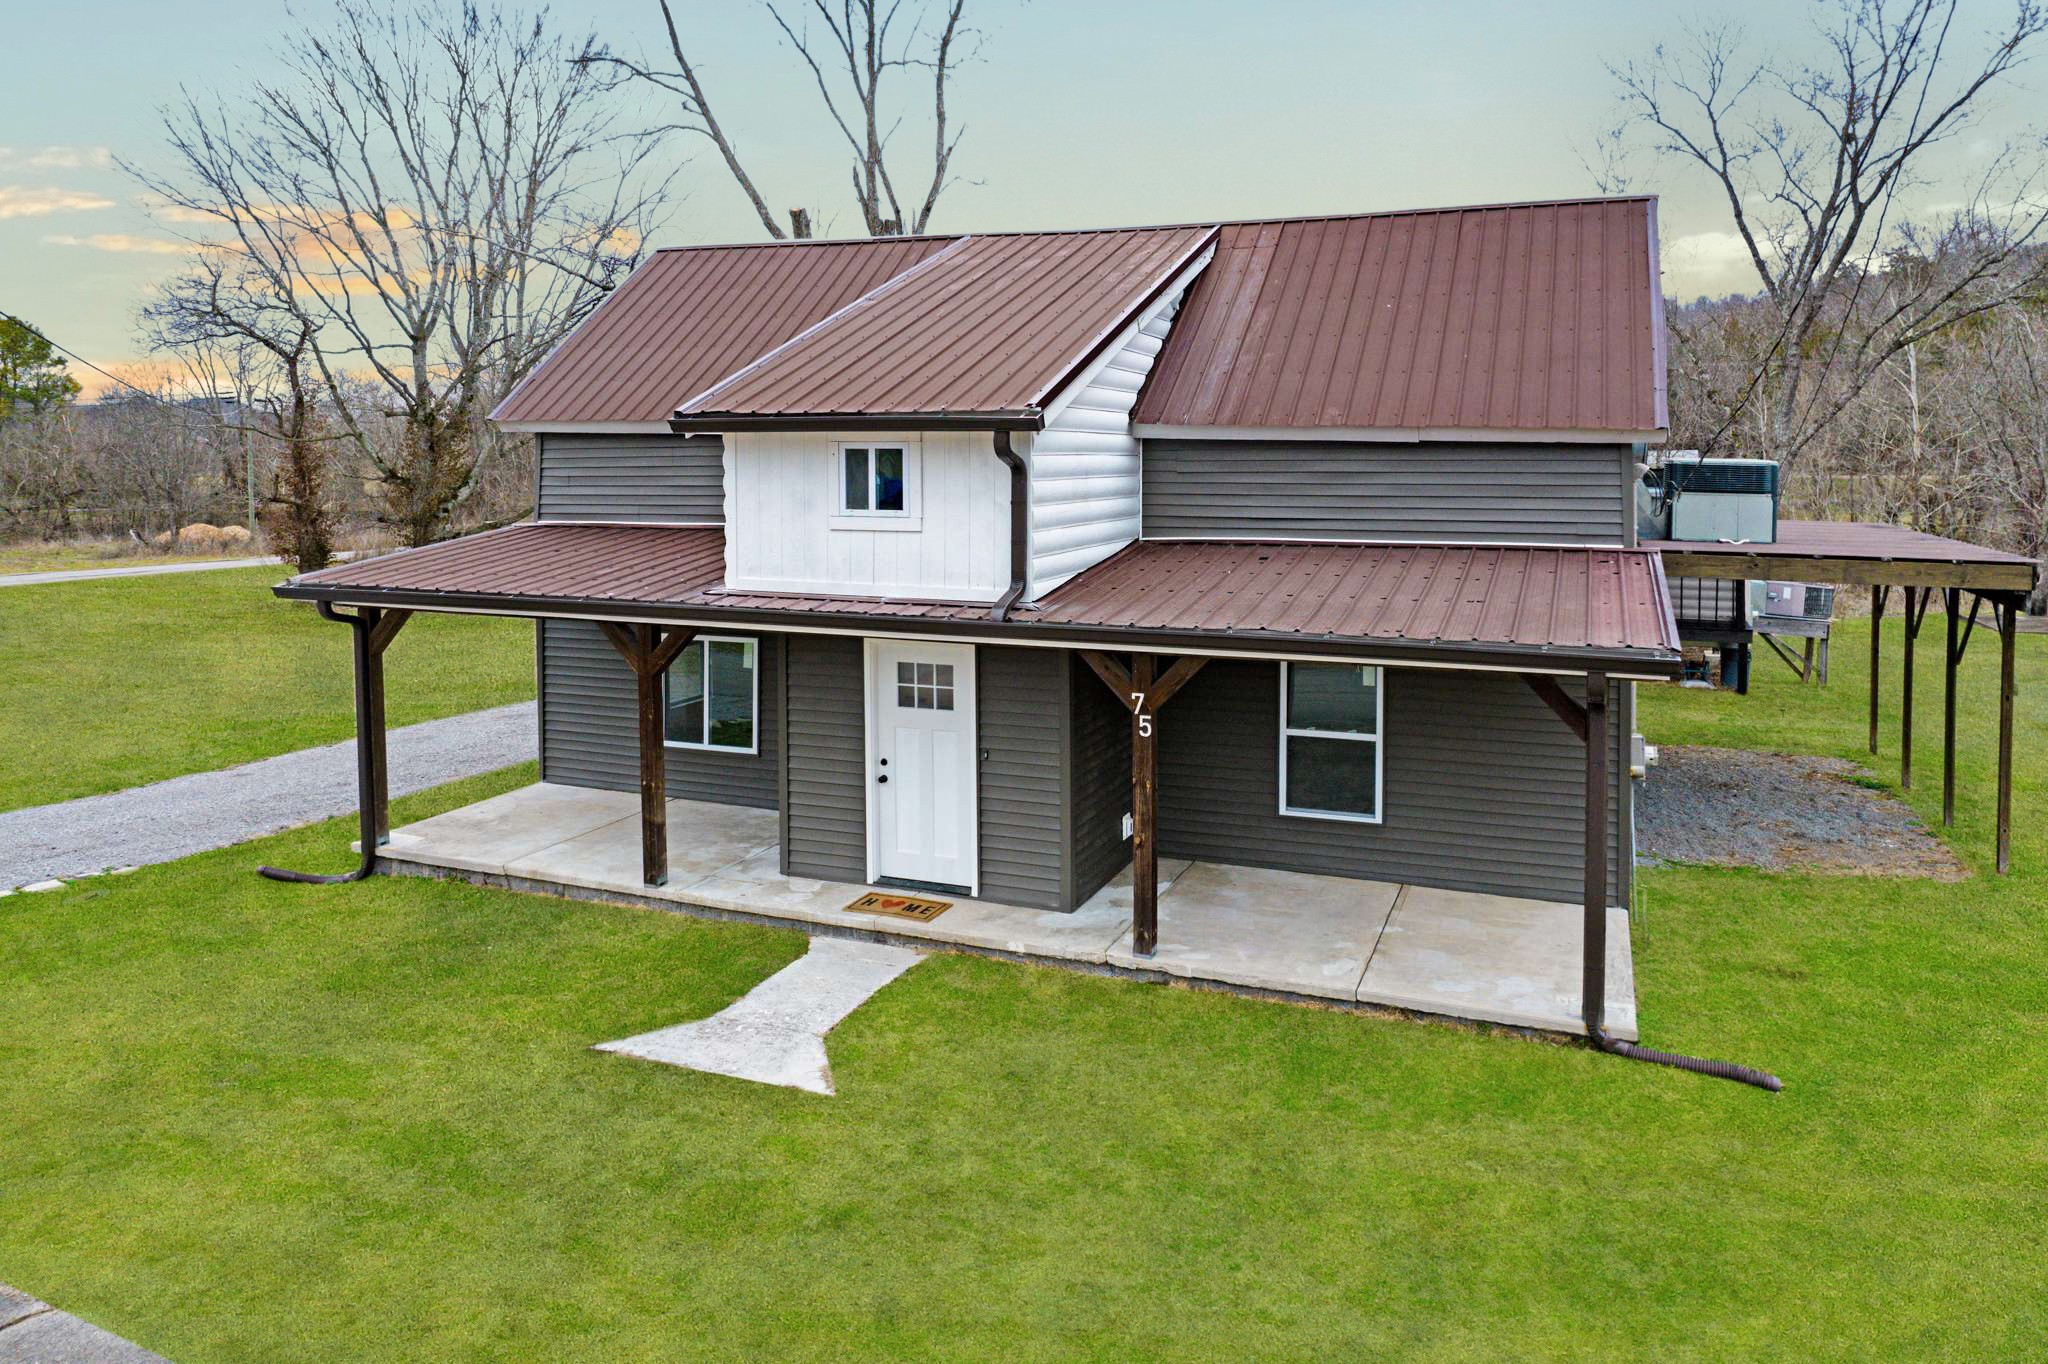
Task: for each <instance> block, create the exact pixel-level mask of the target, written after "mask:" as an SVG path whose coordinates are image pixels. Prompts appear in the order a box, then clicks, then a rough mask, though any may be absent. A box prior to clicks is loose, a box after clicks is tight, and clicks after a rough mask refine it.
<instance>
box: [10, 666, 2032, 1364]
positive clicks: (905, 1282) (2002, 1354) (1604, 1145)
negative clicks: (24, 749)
mask: <svg viewBox="0 0 2048 1364" xmlns="http://www.w3.org/2000/svg"><path fill="white" fill-rule="evenodd" d="M1851 633H1852V634H1853V632H1851ZM1976 647H1977V648H1980V649H1981V648H1984V647H1985V646H1984V640H1983V638H1982V637H1980V639H1979V641H1978V644H1977V646H1976ZM1855 652H1856V651H1855V649H1854V647H1853V645H1845V646H1844V648H1843V649H1842V650H1840V651H1839V654H1840V656H1841V662H1840V664H1839V665H1838V671H1837V680H1836V682H1835V684H1834V685H1833V687H1831V688H1830V689H1829V691H1828V692H1826V693H1820V692H1817V691H1816V690H1814V689H1812V688H1808V689H1806V690H1805V691H1803V692H1802V691H1800V690H1799V689H1798V688H1797V687H1796V686H1795V685H1794V684H1792V683H1791V681H1790V680H1789V679H1783V678H1778V677H1772V676H1769V675H1766V674H1764V673H1762V672H1761V670H1760V672H1759V678H1758V686H1757V692H1756V695H1754V696H1753V697H1752V698H1751V699H1750V700H1749V702H1747V703H1746V705H1745V704H1744V703H1738V702H1734V701H1733V700H1732V699H1731V698H1725V697H1720V696H1712V695H1702V694H1699V693H1679V692H1676V691H1668V692H1664V693H1660V694H1657V695H1655V696H1653V697H1651V698H1650V699H1649V700H1648V701H1647V702H1646V706H1645V713H1646V720H1647V723H1648V725H1649V727H1650V732H1651V733H1652V735H1653V737H1654V738H1655V739H1657V740H1658V741H1660V742H1689V741H1701V740H1708V739H1712V740H1716V741H1719V742H1744V743H1754V742H1759V741H1772V742H1776V741H1778V740H1779V739H1780V738H1782V741H1783V743H1784V745H1785V746H1787V747H1792V748H1801V747H1803V748H1805V749H1807V750H1808V751H1817V752H1839V753H1842V754H1844V755H1845V756H1853V755H1854V752H1855V750H1856V748H1857V747H1858V745H1860V742H1861V734H1862V730H1861V725H1860V723H1859V718H1858V717H1859V716H1860V714H1861V709H1860V708H1861V705H1862V698H1861V695H1860V694H1859V691H1858V679H1857V677H1856V675H1855V670H1854V667H1853V666H1852V660H1853V657H1854V655H1855ZM2022 652H2023V661H2024V664H2025V670H2024V678H2023V680H2024V683H2025V685H2026V686H2027V688H2028V689H2027V691H2026V692H2025V700H2024V701H2023V706H2022V717H2023V722H2024V723H2023V726H2022V733H2021V746H2020V752H2021V754H2022V769H2021V772H2022V778H2023V780H2022V782H2021V784H2020V786H2019V791H2018V808H2019V810H2020V818H2019V819H2018V821H2017V824H2016V829H2015V860H2016V863H2017V868H2018V870H2017V873H2016V874H2015V875H2014V876H2013V877H2011V878H2010V879H2006V880H2000V879H1997V878H1995V877H1992V876H1990V875H1987V874H1982V872H1983V868H1984V862H1985V854H1986V852H1987V849H1988V832H1989V801H1990V779H1989V765H1988V760H1989V755H1990V744H1989V739H1990V732H1989V726H1990V723H1991V717H1992V715H1993V713H1994V712H1993V709H1992V708H1991V707H1990V706H1989V705H1988V704H1987V700H1988V697H1989V694H1990V692H1989V687H1990V679H1991V677H1992V674H1993V669H1992V668H1991V667H1990V666H1989V665H1988V664H1987V663H1986V662H1985V658H1986V657H1987V656H1988V651H1987V654H1986V655H1977V656H1974V657H1973V658H1972V660H1971V663H1970V665H1969V667H1968V671H1967V673H1966V681H1967V682H1968V687H1969V690H1968V693H1967V695H1966V698H1965V705H1964V707H1963V716H1964V725H1965V733H1964V744H1963V749H1962V755H1963V761H1964V768H1963V777H1964V784H1963V786H1962V812H1961V813H1962V819H1961V822H1960V824H1959V827H1958V831H1957V834H1958V840H1959V842H1958V847H1959V850H1960V851H1961V853H1962V855H1963V856H1964V857H1965V858H1966V859H1967V860H1969V861H1970V862H1971V863H1972V865H1973V866H1975V867H1976V868H1977V869H1978V870H1979V872H1980V874H1979V875H1978V876H1977V877H1976V878H1974V879H1972V880H1970V881H1968V882H1964V883H1961V884H1939V883H1933V882H1892V881H1872V880H1858V879H1855V878H1832V877H1819V876H1790V875H1763V874H1756V873H1745V872H1738V871H1716V870H1705V869H1689V868H1679V869H1673V870H1666V871H1658V872H1655V873H1652V874H1650V875H1648V876H1647V877H1645V878H1644V879H1645V885H1646V899H1647V909H1646V912H1645V918H1644V920H1643V923H1642V926H1641V932H1640V936H1639V938H1638V944H1637V945H1638V951H1637V967H1638V973H1639V979H1640V987H1639V988H1640V990H1641V993H1642V1000H1643V1023H1644V1031H1645V1035H1646V1038H1647V1039H1648V1040H1649V1041H1650V1042H1651V1043H1652V1044H1654V1045H1662V1046H1669V1047H1675V1048H1678V1049H1681V1050H1690V1051H1696V1052H1700V1053H1704V1054H1708V1055H1717V1056H1725V1057H1730V1058H1733V1059H1738V1060H1743V1061H1748V1062H1752V1063H1755V1064H1760V1065H1766V1066H1769V1067H1771V1068H1772V1069H1774V1070H1776V1071H1778V1072H1779V1073H1780V1074H1782V1075H1783V1076H1784V1077H1785V1079H1786V1082H1787V1088H1786V1091H1785V1093H1784V1094H1782V1095H1778V1096H1770V1095H1765V1094H1761V1093H1759V1092H1757V1091H1755V1090H1752V1089H1747V1088H1743V1087H1739V1086H1736V1085H1731V1084H1726V1083H1723V1082H1720V1081H1715V1080H1710V1079H1703V1078H1700V1077H1696V1076H1689V1075H1684V1074H1680V1073H1677V1072H1674V1071H1670V1070H1665V1069H1661V1068H1657V1067H1651V1066H1645V1065H1638V1064H1632V1063H1629V1062H1627V1061H1623V1060H1620V1059H1618V1058H1612V1057H1602V1056H1598V1055H1595V1054H1592V1053H1590V1052H1588V1051H1585V1050H1583V1049H1581V1048H1576V1047H1569V1046H1560V1045H1551V1044H1545V1043H1539V1042H1531V1041H1528V1040H1523V1039H1519V1038H1514V1037H1509V1036H1505V1035H1499V1034H1492V1033H1488V1032H1485V1031H1480V1030H1467V1029H1461V1028H1455V1027H1450V1026H1437V1025H1429V1024H1419V1023H1414V1022H1408V1021H1400V1020H1380V1019H1371V1018H1361V1017H1357V1016H1353V1015H1347V1014H1342V1013H1337V1012H1330V1011H1322V1010H1317V1009H1310V1008H1302V1007H1294V1006H1285V1005H1278V1004H1272V1003H1267V1002H1261V1001H1256V1000H1247V999H1241V998H1237V997H1234V996H1227V995H1218V994H1205V993H1197V992H1192V991H1188V990H1181V989H1170V988H1163V987H1159V986H1151V985H1140V984H1134V983H1130V982H1125V981H1119V980H1111V979H1105V978H1097V977H1089V976H1082V975H1076V974H1071V973H1067V972H1063V971H1058V970H1053V969H1039V968H1031V967H1024V966H1018V965H1013V964H1009V963H1003V962H997V961H992V960H987V959H982V958H971V957H963V956H944V955H941V956H935V957H933V958H931V959H930V960H928V961H927V962H926V963H924V964H923V965H921V966H919V967H918V968H917V969H916V970H914V971H912V972H910V973H909V974H908V975H906V976H905V977H903V978H902V979H901V980H899V981H898V982H896V983H895V984H893V985H891V986H890V987H889V988H888V989H886V990H884V991H883V992H882V993H881V994H880V995H879V996H877V997H876V998H875V999H874V1000H873V1001H871V1002H870V1003H869V1004H867V1005H865V1006H863V1007H862V1008H861V1009H860V1010H858V1011H857V1012H856V1013H855V1014H854V1015H853V1016H852V1017H851V1018H850V1019H848V1020H847V1022H846V1023H844V1024H843V1025H841V1027H840V1028H839V1030H838V1031H836V1032H835V1033H834V1034H833V1038H832V1054H833V1067H834V1072H835V1076H836V1078H837V1079H838V1082H839V1085H840V1088H841V1091H842V1092H841V1095H840V1097H838V1098H835V1099H824V1098H819V1097H816V1096H812V1095H806V1094H801V1093H798V1092H795V1091H790V1090H782V1089H774V1088H769V1087H765V1086H759V1085H751V1084H747V1083H744V1082H740V1081H733V1080H727V1079H722V1078H719V1077H715V1076H706V1075H700V1074H695V1073H691V1072H685V1071H678V1070H673V1069H670V1068H666V1067H661V1066H655V1065H650V1064H646V1063H641V1062H635V1061H631V1060H628V1059H626V1058H622V1057H616V1056H607V1055H603V1054H598V1053H594V1052H591V1051H589V1050H588V1049H587V1048H588V1046H589V1044H591V1043H593V1042H596V1041H599V1040H601V1039H605V1038H613V1037H621V1036H625V1035H627V1034H629V1033H632V1032H637V1031H640V1030H643V1029H647V1028H651V1027H656V1026H660V1025H662V1024H666V1023H671V1022H674V1021H677V1020H680V1019H684V1018H690V1017H696V1016H701V1015H703V1014H707V1013H710V1012H712V1011H714V1010H716V1009H717V1008H719V1007H722V1006H723V1005H724V1004H725V1003H727V1002H729V1001H730V1000H732V999H733V998H735V997H737V996H738V995H739V994H741V993H742V992H744V991H745V990H746V989H748V988H749V987H750V986H752V985H753V984H754V983H755V982H757V981H759V980H760V979H762V978H763V977H764V976H766V975H767V974H769V973H770V972H772V971H773V970H775V969H777V968H778V967H779V966H781V965H782V964H783V963H785V962H787V961H789V960H791V959H792V958H793V957H794V956H795V955H796V954H797V953H798V952H799V951H801V950H802V944H803V940H802V938H801V937H800V936H799V935H798V934H796V933H794V932H785V931H780V930H773V929H765V928H756V927H750V926H742V925H733V924H719V923H710V922H705V921H699V920H692V919H686V918H682V917H677V916H669V915H663V914H658V913H652V912H647V911H638V910H628V909H621V908H613V907H607V906H601V905H593V904H586V903H580V902H571V901H566V900H555V899H550V898H544V897H535V896H522V895H516V894H511V893H508V892H501V891H491V890H486V889H482V888H478V887H473V886H468V885H462V884H453V883H438V882H422V881H414V880H392V879H383V880H375V881H371V882H368V883H364V884H361V885H355V886H343V887H298V886H282V885H276V884H272V883H268V882H264V881H260V880H258V879H257V878H255V877H254V876H253V875H251V874H250V870H249V869H250V867H251V866H252V865H253V864H254V863H256V862H258V861H263V860H269V861H279V862H284V863H287V864H291V865H304V866H309V867H327V868H338V867H340V866H341V865H343V864H344V863H345V862H346V860H347V857H348V854H347V850H346V849H347V839H348V830H347V828H346V827H345V825H344V823H342V822H336V823H331V824H328V825H324V826H320V827H316V828H313V829H310V830H304V831H299V832H295V833H291V834H287V835H282V836H279V837H277V838H273V839H267V840H264V841H263V842H262V843H260V844H255V845H250V846H245V847H242V848H235V849H229V850H226V851H223V852H220V853H215V854H209V855H206V856H202V857H197V858H192V859H189V860H187V861H184V862H180V863H174V864H171V865H168V866H163V867H156V868H147V869H144V870H143V871H140V872H136V873H134V874H132V875H128V876H123V877H113V878H103V879H99V880H94V881H88V882H83V883H80V884H78V885H76V886H74V887H72V888H69V889H67V890H64V891H59V892H51V893H47V894H42V895H17V896H14V897H10V898H7V899H4V900H0V942H5V943H7V944H8V947H7V952H6V955H5V958H4V960H5V961H6V963H7V965H6V968H5V969H6V971H7V972H8V984H7V988H6V989H5V990H0V1077H4V1078H0V1114H4V1116H0V1191H4V1194H0V1197H4V1202H5V1207H6V1210H7V1214H6V1216H5V1217H0V1280H6V1281H8V1282H11V1283H13V1284H15V1285H16V1286H18V1287H20V1288H22V1289H24V1290H26V1291H28V1292H31V1293H34V1294H36V1295H38V1296H40V1297H43V1298H45V1299H47V1300H50V1301H53V1302H55V1303H58V1304H59V1305H61V1306H64V1307H66V1308H69V1309H70V1310H73V1311H76V1312H78V1313H80V1314H82V1315H84V1316H85V1317H87V1318H88V1319H90V1320H93V1321H96V1322H99V1323H101V1324H103V1325H105V1326H107V1327H109V1328H110V1329H113V1330H115V1331H118V1332H121V1333H122V1334H125V1335H128V1336H130V1337H132V1338H134V1339H136V1340H138V1341H139V1342H141V1343H142V1344H144V1345H146V1346H148V1347H150V1348H152V1349H156V1350H159V1351H161V1352H163V1353H164V1354H166V1355H167V1356H169V1357H170V1358H172V1359H176V1360H178V1361H180V1364H204V1361H221V1360H251V1361H257V1360H260V1361H276V1360H289V1359H327V1358H349V1359H365V1360H395V1359H433V1360H472V1359H474V1360H484V1359H505V1358H560V1359H606V1360H614V1359H616V1360H655V1359H662V1360H667V1359H681V1358H733V1357H758V1358H773V1359H846V1358H899V1357H927V1358H962V1359H985V1358H992V1357H1001V1358H1006V1359H1027V1360H1028V1359H1054V1358H1062V1359H1073V1358H1079V1359H1105V1360H1107V1359H1117V1360H1121V1359H1128V1358H1159V1359H1219V1358H1221V1359H1233V1358H1270V1359H1283V1358H1303V1357H1311V1356H1313V1357H1338V1356H1343V1355H1357V1354H1362V1353H1365V1352H1375V1353H1379V1354H1383V1355H1391V1356H1396V1357H1400V1358H1414V1359H1425V1360H1448V1359H1475V1358H1477V1359H1488V1360H1492V1359H1503V1358H1512V1359H1518V1360H1522V1359H1528V1360H1541V1359H1574V1360H1577V1359H1600V1358H1647V1359H1688V1358H1695V1359H1696V1358H1717V1359H1742V1360H1752V1359H1773V1358H1778V1359H1856V1360H1862V1359H1873V1358H1882V1359H1900V1358H1929V1359H1934V1358H1940V1359H1960V1358H1970V1359H1992V1358H2008V1359H2038V1358H2040V1357H2042V1356H2043V1354H2044V1353H2048V1300H2044V1296H2043V1294H2042V1293H2041V1291H2040V1290H2041V1273H2042V1265H2043V1264H2044V1263H2048V1137H2044V1136H2043V1133H2044V1132H2048V1086H2044V1085H2043V1083H2042V1075H2043V1058H2044V1056H2048V972H2044V971H2043V969H2042V965H2043V960H2042V959H2043V950H2044V949H2043V946H2042V944H2043V941H2044V936H2043V930H2044V929H2048V821H2044V820H2043V819H2041V817H2040V812H2041V810H2042V803H2041V796H2042V790H2041V787H2042V784H2043V778H2044V775H2048V723H2044V720H2048V716H2044V713H2043V710H2042V708H2041V706H2040V705H2039V703H2038V700H2037V699H2036V698H2038V697H2039V696H2040V694H2041V684H2042V683H2043V682H2044V681H2048V640H2041V639H2037V638H2029V639H2025V640H2023V641H2022ZM1928 699H1931V701H1932V704H1933V706H1935V707H1938V703H1939V698H1938V695H1933V696H1931V698H1928ZM1937 713H1938V711H1936V710H1930V714H1937ZM1923 733H1938V724H1937V725H1933V726H1932V727H1930V726H1929V725H1928V724H1926V723H1923ZM1926 761H1931V760H1926ZM1876 770H1877V771H1878V772H1879V774H1880V775H1881V776H1882V775H1884V774H1885V773H1886V772H1887V771H1888V770H1889V769H1887V768H1884V767H1882V766H1880V767H1879V768H1878V769H1876ZM1929 770H1932V769H1929ZM531 776H532V773H531V771H530V769H528V770H521V771H515V772H513V773H509V774H502V775H498V776H494V777H491V778H485V779H480V780H477V781H472V782H468V783H463V784H460V785H457V786H454V787H450V788H446V789H444V790H441V791H438V792H431V793H427V794H425V795H423V796H420V797H415V798H412V799H410V800H406V801H402V802H399V808H398V817H399V818H400V819H402V820H403V819H413V818H419V817H421V816H423V815H425V814H427V813H429V812H431V811H433V810H437V809H442V808H447V807H450V806H454V805H458V804H462V803H466V802H468V801H472V800H475V799H478V798H480V797H482V796H483V795H485V794H487V793H489V792H493V791H497V790H502V789H507V788H509V787H511V786H513V785H516V784H518V783H520V782H523V781H526V780H530V779H531ZM1930 797H1932V798H1934V799H1937V800H1938V791H1930V790H1920V791H1916V792H1915V793H1914V796H1913V799H1914V800H1915V801H1916V803H1918V804H1919V805H1920V806H1921V808H1922V809H1925V808H1927V803H1928V801H1929V798H1930Z"/></svg>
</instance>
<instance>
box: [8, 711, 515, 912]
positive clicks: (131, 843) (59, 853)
mask: <svg viewBox="0 0 2048 1364" xmlns="http://www.w3.org/2000/svg"><path fill="white" fill-rule="evenodd" d="M534 735H535V718H534V703H533V702H531V701H525V702H521V703H520V704H518V705H513V706H500V707H498V708H497V709H495V710H480V711H476V712H473V713H472V714H469V715H456V716H451V717H450V718H448V719H446V720H429V721H427V722H426V723H425V724H418V725H407V726H406V727H405V728H403V729H394V730H392V731H391V734H390V737H389V740H388V743H389V748H390V754H391V794H392V795H394V796H399V795H404V794H407V793H408V792H412V791H419V790H423V789H425V788H426V787H429V786H438V785H440V784H441V783H442V782H448V781H454V780H455V779H456V778H458V777H469V776H475V775H477V774H478V773H482V772H494V771H496V770H497V769H499V768H501V767H510V766H511V765H512V764H514V763H519V762H525V761H526V760H527V759H529V758H531V757H533V755H534ZM355 808H356V751H355V741H354V740H353V739H350V740H345V741H343V742H341V743H338V744H329V745H327V746H326V747H324V748H307V749H301V750H300V751H299V752H297V753H285V754H281V755H279V756H278V757H275V758H264V759H262V760H261V761H259V762H253V763H244V764H243V765H242V766H240V767H229V768H224V769H222V770H221V771H218V772H200V773H195V774H194V775H192V776H189V777H173V778H171V779H170V780H169V781H160V782H156V783H154V784H152V785H149V786H136V787H130V788H129V789H128V790H126V791H115V792H113V793H112V794H109V795H104V796H87V797H86V798H84V799H83V800H68V801H64V802H63V803H61V804H58V805H37V806H31V807H30V808H29V809H26V810H10V811H8V812H6V813H5V814H0V890H6V889H8V888H11V887H14V886H24V885H30V884H33V883H35V882H37V881H43V880H50V879H67V878H70V877H73V876H87V875H91V874H92V873H94V872H101V871H106V870H108V869H109V868H112V867H139V866H145V865H147V864H149V863H152V862H169V861H172V860H174V859H176V858H180V857H189V856H190V855H191V854H193V853H196V852H205V851H206V850H207V849H209V848H219V847H224V846H226V845H227V844H229V843H240V842H242V841H244V840H245V839H251V838H258V837H261V836H262V835H264V834H269V833H276V832H277V831H278V830H280V829H288V828H291V827H292V826H294V825H298V824H308V823H311V822H312V821H314V820H318V819H329V818H332V817H333V816H335V815H345V814H348V813H350V812H351V811H353V810H354V809H355Z"/></svg>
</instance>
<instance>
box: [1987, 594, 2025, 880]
mask: <svg viewBox="0 0 2048 1364" xmlns="http://www.w3.org/2000/svg"><path fill="white" fill-rule="evenodd" d="M1992 609H1993V610H1994V611H1997V612H1998V613H1999V614H1998V618H1997V619H1998V639H1999V645H1998V874H1999V875H2000V876H2003V875H2005V874H2006V873H2007V872H2009V871H2011V870H2012V708H2013V698H2014V695H2015V694H2016V692H2017V691H2018V685H2017V683H2016V681H2015V678H2014V675H2013V661H2014V660H2013V653H2014V649H2015V647H2016V646H2017V644H2018V642H2019V632H2020V598H2018V597H2008V598H2006V600H2005V602H2004V603H2003V604H2002V605H2001V604H1999V603H1996V602H1994V603H1993V604H1992Z"/></svg>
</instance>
